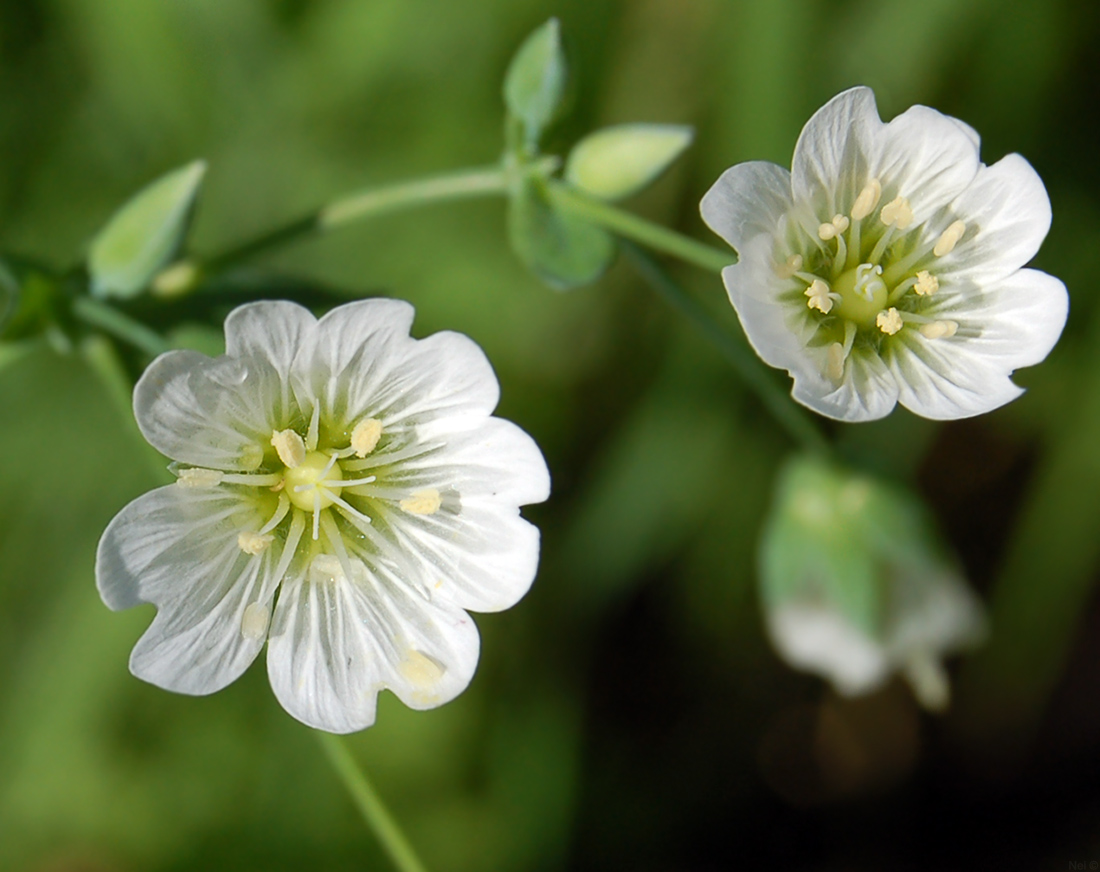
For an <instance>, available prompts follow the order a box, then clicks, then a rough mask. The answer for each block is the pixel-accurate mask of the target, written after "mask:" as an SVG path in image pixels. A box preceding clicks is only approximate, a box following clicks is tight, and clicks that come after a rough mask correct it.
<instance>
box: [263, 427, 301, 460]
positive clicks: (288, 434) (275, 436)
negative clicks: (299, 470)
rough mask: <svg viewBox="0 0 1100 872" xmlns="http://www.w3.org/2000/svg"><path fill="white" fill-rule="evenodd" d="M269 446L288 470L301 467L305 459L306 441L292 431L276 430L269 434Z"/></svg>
mask: <svg viewBox="0 0 1100 872" xmlns="http://www.w3.org/2000/svg"><path fill="white" fill-rule="evenodd" d="M271 444H272V446H273V447H274V448H275V453H276V454H278V455H279V460H281V461H282V462H283V465H284V466H286V467H287V468H288V469H294V468H295V467H296V466H301V465H302V461H303V460H305V459H306V441H305V440H304V439H303V438H302V437H301V436H300V435H299V434H298V433H297V432H296V431H294V430H276V431H275V432H274V433H272V434H271Z"/></svg>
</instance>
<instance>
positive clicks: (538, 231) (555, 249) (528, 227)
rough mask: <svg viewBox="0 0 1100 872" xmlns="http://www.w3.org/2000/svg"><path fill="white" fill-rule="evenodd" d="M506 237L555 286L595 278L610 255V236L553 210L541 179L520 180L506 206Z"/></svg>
mask: <svg viewBox="0 0 1100 872" xmlns="http://www.w3.org/2000/svg"><path fill="white" fill-rule="evenodd" d="M508 237H509V239H510V240H511V243H512V248H513V249H514V250H515V252H516V254H518V255H519V257H520V260H522V261H523V262H524V263H525V264H526V265H527V267H528V268H529V269H530V270H531V271H532V272H534V273H535V275H537V276H538V277H539V278H541V279H542V280H543V281H544V282H546V283H547V284H548V285H550V287H552V288H554V289H556V290H561V291H564V290H568V289H569V288H573V287H577V286H578V285H586V284H589V283H591V282H594V281H595V280H596V279H598V278H599V277H600V276H601V275H603V272H604V270H606V269H607V267H608V265H609V264H610V263H611V260H612V258H613V257H614V256H615V241H614V239H612V237H611V235H610V234H608V233H607V232H606V231H604V230H602V229H601V228H599V227H596V226H595V225H594V224H589V223H588V222H587V221H583V220H581V219H579V218H574V217H573V216H572V215H568V214H564V213H562V212H558V211H556V210H555V209H554V207H553V206H552V205H551V204H550V200H549V197H548V195H547V192H546V182H545V180H543V179H541V178H537V177H533V178H528V179H525V180H524V181H523V182H521V183H520V185H519V187H518V188H517V189H516V191H515V192H514V193H513V195H512V198H511V201H510V202H509V208H508Z"/></svg>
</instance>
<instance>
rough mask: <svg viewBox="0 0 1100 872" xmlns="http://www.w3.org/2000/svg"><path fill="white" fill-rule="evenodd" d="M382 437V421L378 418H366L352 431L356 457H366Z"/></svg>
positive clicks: (352, 445) (352, 444)
mask: <svg viewBox="0 0 1100 872" xmlns="http://www.w3.org/2000/svg"><path fill="white" fill-rule="evenodd" d="M381 438H382V422H381V421H379V420H378V419H377V418H364V419H363V420H362V421H360V422H359V423H358V424H356V425H355V429H354V430H352V431H351V447H352V449H354V451H355V456H356V457H366V456H367V455H368V454H370V453H371V452H372V451H374V449H375V447H376V446H377V445H378V440H379V439H381Z"/></svg>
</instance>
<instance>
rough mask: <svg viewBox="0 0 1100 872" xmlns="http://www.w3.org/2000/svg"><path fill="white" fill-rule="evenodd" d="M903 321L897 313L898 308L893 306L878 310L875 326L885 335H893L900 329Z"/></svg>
mask: <svg viewBox="0 0 1100 872" xmlns="http://www.w3.org/2000/svg"><path fill="white" fill-rule="evenodd" d="M904 323H905V322H904V321H902V320H901V315H900V314H899V313H898V310H897V309H895V308H894V307H893V306H891V307H890V308H889V309H885V310H883V311H882V312H879V313H878V317H876V318H875V326H877V327H878V329H879V330H881V331H882V332H883V333H885V334H886V335H887V336H893V335H894V334H895V333H897V332H898V331H899V330H901V328H902V327H903V326H904Z"/></svg>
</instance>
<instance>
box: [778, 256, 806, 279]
mask: <svg viewBox="0 0 1100 872" xmlns="http://www.w3.org/2000/svg"><path fill="white" fill-rule="evenodd" d="M800 269H802V255H801V254H792V255H791V256H790V257H788V258H787V260H786V262H785V263H782V264H776V266H775V272H776V275H778V276H779V277H780V278H781V279H789V278H790V277H791V276H793V275H794V274H795V273H796V272H798V271H799V270H800Z"/></svg>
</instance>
